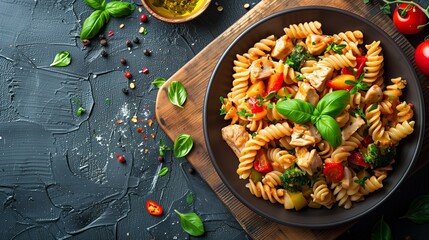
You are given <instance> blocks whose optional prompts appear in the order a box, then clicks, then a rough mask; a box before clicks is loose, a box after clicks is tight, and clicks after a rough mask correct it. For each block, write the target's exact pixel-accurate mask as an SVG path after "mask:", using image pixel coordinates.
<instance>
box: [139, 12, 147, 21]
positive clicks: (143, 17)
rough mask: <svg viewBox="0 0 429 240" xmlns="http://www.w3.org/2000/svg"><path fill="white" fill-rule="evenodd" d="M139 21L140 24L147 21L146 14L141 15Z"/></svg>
mask: <svg viewBox="0 0 429 240" xmlns="http://www.w3.org/2000/svg"><path fill="white" fill-rule="evenodd" d="M140 21H141V22H146V21H147V15H146V14H144V13H143V14H142V15H140Z"/></svg>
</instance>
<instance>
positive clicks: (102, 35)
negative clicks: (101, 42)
mask: <svg viewBox="0 0 429 240" xmlns="http://www.w3.org/2000/svg"><path fill="white" fill-rule="evenodd" d="M98 38H99V39H105V38H106V37H105V36H104V34H100V35H98Z"/></svg>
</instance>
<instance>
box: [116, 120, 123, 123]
mask: <svg viewBox="0 0 429 240" xmlns="http://www.w3.org/2000/svg"><path fill="white" fill-rule="evenodd" d="M116 123H117V124H122V123H124V121H123V120H122V119H118V120H117V121H116Z"/></svg>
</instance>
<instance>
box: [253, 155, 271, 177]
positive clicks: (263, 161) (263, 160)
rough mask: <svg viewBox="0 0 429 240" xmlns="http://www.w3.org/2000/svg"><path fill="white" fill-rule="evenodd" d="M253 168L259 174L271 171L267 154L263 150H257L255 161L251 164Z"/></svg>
mask: <svg viewBox="0 0 429 240" xmlns="http://www.w3.org/2000/svg"><path fill="white" fill-rule="evenodd" d="M253 167H254V168H255V170H256V171H258V172H260V173H268V172H271V171H273V166H272V165H271V162H270V160H269V159H268V156H267V153H266V151H265V150H259V151H258V153H257V154H256V156H255V161H254V162H253Z"/></svg>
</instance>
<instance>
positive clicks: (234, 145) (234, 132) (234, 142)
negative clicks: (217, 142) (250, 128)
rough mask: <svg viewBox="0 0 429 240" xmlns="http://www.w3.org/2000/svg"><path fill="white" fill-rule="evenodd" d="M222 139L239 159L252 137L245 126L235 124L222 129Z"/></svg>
mask: <svg viewBox="0 0 429 240" xmlns="http://www.w3.org/2000/svg"><path fill="white" fill-rule="evenodd" d="M222 138H223V140H225V142H226V143H227V144H228V146H229V147H230V148H231V149H232V151H234V153H235V155H237V157H238V158H239V157H240V156H241V150H242V149H243V148H244V145H245V144H246V142H247V141H248V140H249V139H250V135H249V133H248V132H247V131H246V129H245V128H244V127H243V126H241V125H238V124H233V125H228V126H226V127H224V128H222Z"/></svg>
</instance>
